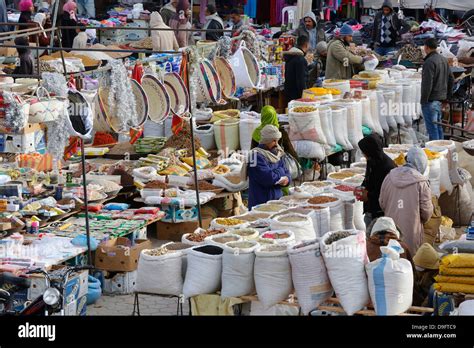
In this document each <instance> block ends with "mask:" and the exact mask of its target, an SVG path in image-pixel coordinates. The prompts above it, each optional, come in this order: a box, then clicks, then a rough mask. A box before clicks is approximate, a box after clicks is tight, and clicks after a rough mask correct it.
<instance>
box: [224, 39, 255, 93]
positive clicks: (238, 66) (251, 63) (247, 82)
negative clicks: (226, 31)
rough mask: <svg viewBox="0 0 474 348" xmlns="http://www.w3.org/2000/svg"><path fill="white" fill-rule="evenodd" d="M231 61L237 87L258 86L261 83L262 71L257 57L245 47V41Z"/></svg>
mask: <svg viewBox="0 0 474 348" xmlns="http://www.w3.org/2000/svg"><path fill="white" fill-rule="evenodd" d="M229 63H230V65H231V66H232V70H233V71H234V75H235V82H236V85H237V87H243V88H257V87H258V86H259V85H260V79H261V72H260V67H259V65H258V61H257V58H255V56H254V55H253V53H252V52H250V51H249V50H248V49H247V48H246V47H245V44H244V43H243V41H242V42H241V46H240V47H239V49H238V50H237V51H236V52H235V53H234V55H233V56H232V57H231V58H230V60H229Z"/></svg>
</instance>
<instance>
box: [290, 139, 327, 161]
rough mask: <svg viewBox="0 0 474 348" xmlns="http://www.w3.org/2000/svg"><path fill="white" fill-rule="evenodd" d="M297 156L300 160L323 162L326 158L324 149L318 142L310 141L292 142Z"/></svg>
mask: <svg viewBox="0 0 474 348" xmlns="http://www.w3.org/2000/svg"><path fill="white" fill-rule="evenodd" d="M292 144H293V147H294V148H295V151H296V154H297V155H298V157H300V158H311V159H317V160H322V159H324V157H326V153H325V151H324V147H323V146H322V145H321V144H320V143H317V142H314V141H310V140H295V141H292Z"/></svg>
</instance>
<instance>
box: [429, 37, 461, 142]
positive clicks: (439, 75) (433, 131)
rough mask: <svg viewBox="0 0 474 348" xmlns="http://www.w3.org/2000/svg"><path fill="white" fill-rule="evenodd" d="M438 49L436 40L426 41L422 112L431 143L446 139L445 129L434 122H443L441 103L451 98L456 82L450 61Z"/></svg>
mask: <svg viewBox="0 0 474 348" xmlns="http://www.w3.org/2000/svg"><path fill="white" fill-rule="evenodd" d="M437 48H438V42H437V41H436V39H433V38H431V39H427V40H426V41H425V46H424V49H425V53H426V57H425V62H424V64H423V70H422V72H421V75H422V78H421V110H422V112H423V118H424V119H425V125H426V130H427V132H428V135H429V138H430V141H431V140H442V139H444V136H443V127H442V126H440V125H437V124H435V123H434V122H441V102H442V101H444V100H447V99H449V98H451V93H452V89H453V82H454V77H453V74H452V73H451V70H450V68H449V64H448V60H447V59H446V58H445V57H443V56H442V55H440V54H439V53H438V52H437V51H436V49H437Z"/></svg>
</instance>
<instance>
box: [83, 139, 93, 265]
mask: <svg viewBox="0 0 474 348" xmlns="http://www.w3.org/2000/svg"><path fill="white" fill-rule="evenodd" d="M81 162H82V185H83V188H84V208H85V209H86V216H85V219H86V235H87V259H88V262H89V265H92V264H93V262H92V251H91V235H90V228H89V201H88V198H87V180H86V155H85V153H84V140H83V139H81Z"/></svg>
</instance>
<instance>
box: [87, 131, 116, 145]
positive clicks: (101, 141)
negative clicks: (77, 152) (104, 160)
mask: <svg viewBox="0 0 474 348" xmlns="http://www.w3.org/2000/svg"><path fill="white" fill-rule="evenodd" d="M115 143H117V139H115V138H114V136H113V135H112V134H110V133H104V132H96V133H95V136H94V143H93V144H92V145H93V146H100V145H110V144H115Z"/></svg>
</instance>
